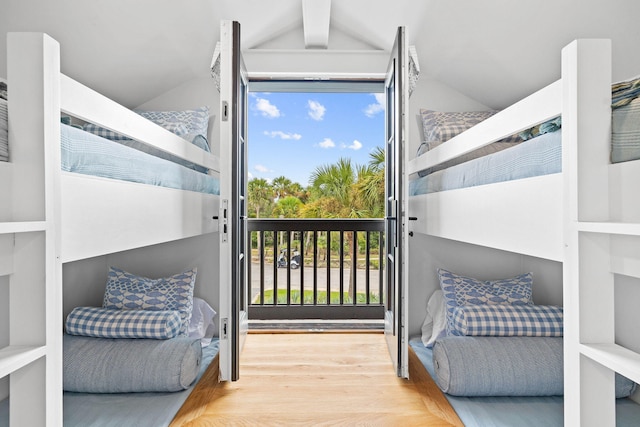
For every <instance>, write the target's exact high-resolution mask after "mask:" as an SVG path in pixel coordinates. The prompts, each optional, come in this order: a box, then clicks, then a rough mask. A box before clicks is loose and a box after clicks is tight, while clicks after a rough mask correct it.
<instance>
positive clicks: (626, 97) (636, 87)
mask: <svg viewBox="0 0 640 427" xmlns="http://www.w3.org/2000/svg"><path fill="white" fill-rule="evenodd" d="M638 95H640V77H636V78H634V79H630V80H627V81H624V82H618V83H614V84H612V85H611V106H612V107H613V108H618V107H622V106H624V105H627V104H629V103H630V102H631V101H632V100H633V99H634V98H637V97H638Z"/></svg>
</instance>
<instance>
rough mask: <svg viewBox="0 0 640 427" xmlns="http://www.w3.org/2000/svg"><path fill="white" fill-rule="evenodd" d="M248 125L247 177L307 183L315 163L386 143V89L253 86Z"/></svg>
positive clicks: (363, 155)
mask: <svg viewBox="0 0 640 427" xmlns="http://www.w3.org/2000/svg"><path fill="white" fill-rule="evenodd" d="M248 125H249V134H248V142H249V145H248V151H249V155H248V166H249V179H252V178H265V179H267V180H269V181H270V180H272V179H273V178H275V177H278V176H282V175H284V176H286V177H287V178H289V179H290V180H291V181H294V182H298V183H300V184H301V185H302V186H307V185H308V184H309V176H310V174H311V173H312V172H313V170H314V169H315V168H316V167H317V166H321V165H326V164H332V163H335V162H336V161H337V160H338V159H339V158H341V157H347V158H350V159H351V161H352V163H354V164H366V163H368V162H369V153H370V152H371V151H372V150H373V149H374V148H375V147H383V146H384V94H369V93H281V92H272V93H265V92H251V93H250V96H249V118H248Z"/></svg>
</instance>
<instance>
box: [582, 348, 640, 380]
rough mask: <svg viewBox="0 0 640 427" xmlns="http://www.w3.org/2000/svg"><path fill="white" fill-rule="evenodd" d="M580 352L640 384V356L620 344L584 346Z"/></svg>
mask: <svg viewBox="0 0 640 427" xmlns="http://www.w3.org/2000/svg"><path fill="white" fill-rule="evenodd" d="M580 351H581V353H582V354H584V355H585V356H587V357H589V358H590V359H592V360H594V361H596V362H598V363H600V364H601V365H603V366H606V367H607V368H609V369H611V370H614V371H616V372H618V373H619V374H621V375H624V376H625V377H627V378H629V379H630V380H632V381H634V382H636V383H639V382H640V354H638V353H636V352H635V351H631V350H629V349H627V348H625V347H622V346H621V345H618V344H582V345H581V346H580Z"/></svg>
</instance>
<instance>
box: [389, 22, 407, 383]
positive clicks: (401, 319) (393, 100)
mask: <svg viewBox="0 0 640 427" xmlns="http://www.w3.org/2000/svg"><path fill="white" fill-rule="evenodd" d="M408 51H409V49H408V46H407V44H406V35H405V29H404V27H400V28H398V33H397V35H396V40H395V43H394V45H393V50H392V52H391V58H390V60H389V66H388V68H387V75H386V79H385V92H386V125H385V137H386V156H385V159H386V165H385V173H386V179H385V182H386V184H385V185H386V188H385V196H386V206H385V219H386V221H385V236H386V237H385V239H386V241H385V247H386V255H387V258H386V274H385V276H384V277H385V287H384V290H385V316H384V332H385V336H386V339H387V345H388V347H389V353H390V354H391V360H392V361H393V366H394V367H395V368H396V372H397V374H398V376H399V377H403V378H408V377H409V355H408V340H407V326H408V313H407V279H408V277H409V276H408V266H407V261H408V256H407V242H408V224H407V221H408V217H407V214H408V210H407V201H408V193H407V185H406V184H407V180H406V172H405V166H406V164H407V159H406V158H405V156H406V154H405V151H406V149H405V148H406V145H405V143H406V140H407V137H408V131H409V126H408V104H407V103H408V101H409V87H408V65H409V62H408V61H409V54H408Z"/></svg>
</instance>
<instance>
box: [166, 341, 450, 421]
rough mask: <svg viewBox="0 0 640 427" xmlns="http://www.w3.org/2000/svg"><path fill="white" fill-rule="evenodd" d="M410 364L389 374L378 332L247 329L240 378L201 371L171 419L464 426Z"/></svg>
mask: <svg viewBox="0 0 640 427" xmlns="http://www.w3.org/2000/svg"><path fill="white" fill-rule="evenodd" d="M412 356H413V357H415V355H412ZM416 360H417V358H416ZM417 363H418V364H419V362H417ZM410 367H411V371H410V377H411V380H403V379H400V378H397V377H396V376H395V373H394V369H393V367H392V366H391V362H390V359H389V355H388V352H387V346H386V341H385V338H384V335H383V334H380V333H359V334H357V333H305V334H300V333H288V334H287V333H284V334H270V333H261V334H249V336H248V337H247V341H246V345H245V347H244V350H243V351H242V354H241V358H240V380H239V381H237V382H232V383H219V384H218V383H217V382H216V381H215V380H213V378H210V379H209V380H207V379H206V378H203V380H202V381H200V383H199V384H198V385H197V386H196V388H195V389H194V391H193V393H192V394H191V396H190V398H189V400H188V401H187V402H186V403H185V405H184V406H183V407H182V409H181V410H180V412H178V414H177V415H176V417H175V419H174V421H173V423H172V427H177V426H290V425H294V426H310V425H313V426H342V425H359V426H450V425H456V426H462V423H461V422H460V420H459V419H458V418H457V416H456V415H455V413H454V412H453V410H452V409H451V407H450V406H449V404H448V403H447V401H446V399H445V398H444V396H443V395H442V393H440V391H439V390H438V389H437V387H436V385H435V383H433V382H432V381H431V379H430V377H428V374H427V375H426V378H425V374H426V371H424V368H422V365H420V366H419V368H421V370H416V369H415V368H416V362H415V360H414V361H413V363H411V362H410ZM213 375H217V373H214V374H213Z"/></svg>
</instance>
